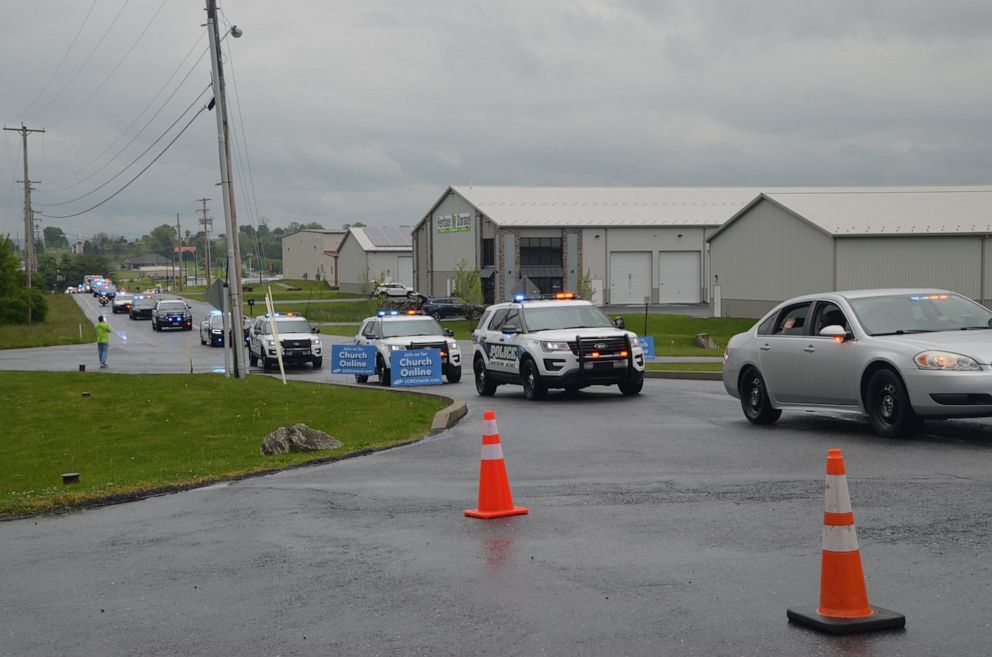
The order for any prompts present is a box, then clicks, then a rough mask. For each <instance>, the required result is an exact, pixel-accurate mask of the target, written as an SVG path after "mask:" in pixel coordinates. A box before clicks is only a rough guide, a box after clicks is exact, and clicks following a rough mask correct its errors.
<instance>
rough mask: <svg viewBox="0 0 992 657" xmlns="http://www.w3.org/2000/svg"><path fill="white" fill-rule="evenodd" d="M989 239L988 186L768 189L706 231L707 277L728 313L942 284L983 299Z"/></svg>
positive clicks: (989, 291)
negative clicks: (829, 294)
mask: <svg viewBox="0 0 992 657" xmlns="http://www.w3.org/2000/svg"><path fill="white" fill-rule="evenodd" d="M990 236H992V187H889V188H844V189H840V188H837V189H825V188H818V189H791V190H778V191H774V192H772V191H769V192H768V193H765V194H760V195H759V196H757V197H756V198H754V199H752V200H751V202H750V203H748V204H747V205H746V206H745V207H744V208H742V209H741V210H740V211H739V212H737V213H735V214H734V215H733V216H732V217H729V218H728V220H727V221H726V222H725V223H724V225H723V226H722V227H721V228H720V229H719V230H717V231H715V232H714V233H713V234H712V235H710V237H709V245H710V261H711V271H712V279H711V281H710V283H711V285H713V286H718V288H716V289H715V290H714V291H716V290H718V291H719V298H720V308H719V309H718V311H719V313H720V314H722V315H728V316H734V317H759V316H760V315H762V314H763V313H764V312H765V311H767V310H769V309H770V308H772V307H773V306H774V305H776V304H777V303H779V302H781V301H784V300H786V299H789V298H791V297H793V296H798V295H800V294H809V293H815V292H823V291H832V290H853V289H863V288H881V287H936V288H944V289H949V290H954V291H956V292H960V293H961V294H963V295H965V296H968V297H971V298H972V299H975V300H976V301H979V302H980V303H983V304H985V305H986V306H988V305H990V303H992V240H990ZM714 296H716V295H714ZM714 311H715V312H716V311H717V309H714Z"/></svg>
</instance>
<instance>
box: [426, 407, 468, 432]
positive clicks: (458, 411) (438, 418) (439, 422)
mask: <svg viewBox="0 0 992 657" xmlns="http://www.w3.org/2000/svg"><path fill="white" fill-rule="evenodd" d="M466 415H468V406H467V405H466V404H465V402H464V401H462V400H460V399H455V400H452V402H451V405H450V406H448V407H447V408H442V409H441V410H440V411H438V412H437V413H435V414H434V421H433V422H432V423H431V435H432V436H433V435H434V434H437V433H441V432H442V431H447V430H448V429H450V428H451V427H453V426H455V425H456V424H458V421H459V420H461V419H462V418H463V417H465V416H466Z"/></svg>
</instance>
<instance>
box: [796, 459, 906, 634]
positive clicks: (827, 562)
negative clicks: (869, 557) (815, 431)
mask: <svg viewBox="0 0 992 657" xmlns="http://www.w3.org/2000/svg"><path fill="white" fill-rule="evenodd" d="M822 559H823V560H822V567H821V570H820V606H819V607H817V608H816V609H815V610H814V609H811V608H810V609H788V610H787V611H786V614H787V615H788V617H789V620H790V621H792V622H794V623H799V624H800V625H806V626H807V627H811V628H813V629H815V630H819V631H821V632H826V633H828V634H847V633H849V632H869V631H872V630H889V629H899V628H902V627H905V626H906V617H905V616H903V615H902V614H898V613H896V612H894V611H889V610H888V609H882V608H881V607H875V606H873V605H870V604H868V591H867V590H866V589H865V576H864V573H863V572H862V570H861V551H860V550H859V549H858V535H857V532H856V531H855V529H854V512H853V511H851V496H850V494H849V493H848V491H847V474H846V472H845V470H844V455H843V454H841V451H840V450H839V449H831V450H829V451H828V452H827V484H826V500H825V511H824V514H823V557H822Z"/></svg>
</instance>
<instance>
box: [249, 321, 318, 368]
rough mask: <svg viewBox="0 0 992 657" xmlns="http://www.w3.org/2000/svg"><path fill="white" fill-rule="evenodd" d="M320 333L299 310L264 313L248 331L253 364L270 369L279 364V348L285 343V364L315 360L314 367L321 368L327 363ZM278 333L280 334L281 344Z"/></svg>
mask: <svg viewBox="0 0 992 657" xmlns="http://www.w3.org/2000/svg"><path fill="white" fill-rule="evenodd" d="M318 333H320V329H319V328H317V327H315V326H313V325H311V324H310V322H308V321H307V318H306V317H302V316H300V315H297V314H296V313H276V314H275V315H274V316H269V315H268V314H267V313H266V314H265V315H260V316H258V317H256V318H255V321H254V322H253V323H252V326H251V330H250V331H249V332H248V360H249V362H250V363H251V365H252V367H254V366H255V365H257V364H259V363H261V364H262V369H263V370H265V371H266V372H268V371H269V370H270V369H272V368H274V367H276V366H277V365H278V360H277V358H278V353H277V352H276V349H278V348H280V347H281V348H282V362H283V363H284V364H286V365H289V364H302V363H313V367H314V369H318V370H319V369H320V367H321V365H322V364H323V363H324V351H323V348H322V345H321V343H320V336H318V335H317V334H318ZM276 334H278V335H279V346H278V347H277V346H276V341H275V336H276Z"/></svg>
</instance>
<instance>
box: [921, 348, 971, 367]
mask: <svg viewBox="0 0 992 657" xmlns="http://www.w3.org/2000/svg"><path fill="white" fill-rule="evenodd" d="M913 362H915V363H916V366H917V367H918V368H920V369H921V370H947V371H965V372H977V371H978V370H980V369H982V366H981V365H979V364H978V361H976V360H975V359H974V358H971V357H970V356H963V355H961V354H953V353H951V352H949V351H924V352H923V353H920V354H916V357H915V358H913Z"/></svg>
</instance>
